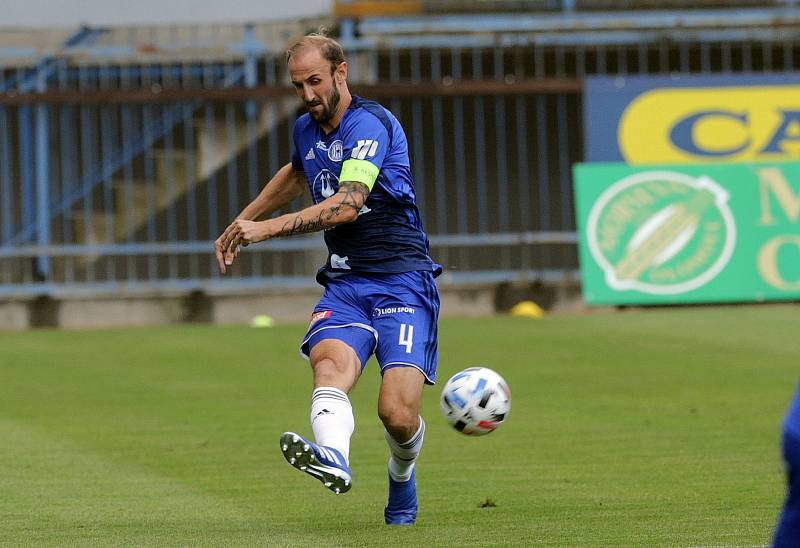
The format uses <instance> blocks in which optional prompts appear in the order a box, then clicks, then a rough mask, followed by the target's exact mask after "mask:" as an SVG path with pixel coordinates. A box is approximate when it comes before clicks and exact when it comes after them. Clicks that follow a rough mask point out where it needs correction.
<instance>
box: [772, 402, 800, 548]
mask: <svg viewBox="0 0 800 548" xmlns="http://www.w3.org/2000/svg"><path fill="white" fill-rule="evenodd" d="M783 458H784V460H785V462H786V477H787V484H788V485H787V494H786V502H785V503H784V506H783V511H782V512H781V516H780V519H779V521H778V528H777V530H776V531H775V539H774V546H775V547H776V548H788V547H790V546H793V547H796V546H798V545H800V540H799V539H800V387H799V388H798V390H797V392H796V393H795V396H794V400H793V401H792V404H791V405H790V406H789V412H788V413H787V414H786V419H785V421H784V424H783Z"/></svg>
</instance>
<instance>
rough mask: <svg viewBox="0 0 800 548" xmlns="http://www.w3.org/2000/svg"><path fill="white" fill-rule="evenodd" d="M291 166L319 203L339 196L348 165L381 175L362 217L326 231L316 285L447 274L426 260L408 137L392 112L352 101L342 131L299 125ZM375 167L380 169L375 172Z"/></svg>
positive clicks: (307, 120) (305, 121)
mask: <svg viewBox="0 0 800 548" xmlns="http://www.w3.org/2000/svg"><path fill="white" fill-rule="evenodd" d="M293 144H294V148H293V152H292V167H293V168H294V169H295V170H296V171H302V172H305V175H306V179H307V181H308V185H309V188H310V190H311V196H312V197H313V199H314V203H319V202H321V201H323V200H325V199H326V198H329V197H331V196H333V195H334V194H335V193H336V192H337V190H338V189H339V177H340V174H341V171H342V164H343V163H344V162H346V161H347V160H350V159H354V160H358V161H361V162H364V161H366V162H369V163H370V164H371V165H370V166H368V167H369V169H377V170H378V175H377V178H376V179H375V183H374V185H373V186H372V189H371V192H370V194H369V196H368V197H367V200H366V202H365V204H364V207H362V208H361V211H359V214H358V218H357V219H356V220H355V221H353V222H351V223H345V224H341V225H338V226H336V227H334V228H331V229H328V230H326V231H325V243H326V245H327V246H328V260H327V261H326V263H325V266H324V267H322V269H320V272H319V274H318V275H317V280H318V281H319V282H320V283H322V284H323V285H324V284H325V281H326V280H327V279H328V278H329V277H330V276H336V275H339V274H344V273H349V272H362V273H395V274H397V273H402V272H412V271H429V272H433V273H434V275H438V274H439V273H440V272H441V270H442V269H441V266H439V265H437V264H435V263H434V262H433V261H432V260H431V258H430V256H429V255H428V249H429V244H428V237H427V235H426V234H425V231H424V230H423V228H422V222H421V221H420V216H419V211H418V209H417V206H416V196H415V193H414V181H413V179H412V177H411V167H410V162H409V158H408V141H407V140H406V135H405V132H404V131H403V128H402V127H401V126H400V123H399V122H398V121H397V118H395V117H394V115H393V114H392V113H390V112H389V111H388V110H386V109H385V108H383V107H382V106H381V105H379V104H378V103H376V102H374V101H368V100H365V99H362V98H360V97H357V96H353V98H352V102H351V104H350V106H349V108H348V109H347V111H346V112H345V114H344V117H343V118H342V121H341V123H340V124H339V126H338V127H337V128H336V129H334V130H333V131H332V132H331V133H330V134H328V135H325V133H324V132H323V131H322V128H321V127H320V126H319V124H318V123H316V122H315V121H314V120H313V118H311V116H310V115H309V114H307V113H306V114H304V115H303V116H301V117H300V118H299V119H298V120H297V122H296V123H295V126H294V143H293ZM372 166H374V168H373V167H372Z"/></svg>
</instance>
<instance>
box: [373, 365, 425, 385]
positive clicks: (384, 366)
mask: <svg viewBox="0 0 800 548" xmlns="http://www.w3.org/2000/svg"><path fill="white" fill-rule="evenodd" d="M390 365H402V366H403V367H413V368H414V369H417V370H419V372H420V373H422V376H423V377H425V380H426V381H428V384H436V383H435V382H433V381H432V380H431V378H430V377H429V376H428V375H427V374H426V373H425V371H423V370H422V368H421V367H420V366H418V365H416V364H414V363H408V362H389V363H384V364H383V365H381V373H383V370H384V369H386V368H387V367H389V366H390Z"/></svg>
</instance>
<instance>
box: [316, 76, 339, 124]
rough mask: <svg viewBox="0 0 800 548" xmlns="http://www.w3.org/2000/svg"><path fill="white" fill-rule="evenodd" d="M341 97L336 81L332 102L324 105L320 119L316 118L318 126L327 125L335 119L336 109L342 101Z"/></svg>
mask: <svg viewBox="0 0 800 548" xmlns="http://www.w3.org/2000/svg"><path fill="white" fill-rule="evenodd" d="M341 98H342V97H341V95H339V88H338V87H337V86H336V83H335V81H334V84H333V93H331V98H330V101H328V104H327V105H325V104H324V103H323V105H322V106H323V108H322V112H320V113H319V117H318V118H316V122H317V123H318V124H327V123H328V122H330V121H331V119H332V118H333V115H334V114H335V113H336V107H338V106H339V101H340V100H341Z"/></svg>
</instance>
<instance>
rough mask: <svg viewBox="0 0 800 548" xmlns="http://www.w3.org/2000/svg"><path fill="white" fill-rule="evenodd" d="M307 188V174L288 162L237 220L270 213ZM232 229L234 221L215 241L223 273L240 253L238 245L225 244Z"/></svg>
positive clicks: (218, 260) (216, 253)
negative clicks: (231, 246) (232, 246)
mask: <svg viewBox="0 0 800 548" xmlns="http://www.w3.org/2000/svg"><path fill="white" fill-rule="evenodd" d="M305 188H306V182H305V175H304V174H303V173H302V172H299V171H295V169H294V168H293V167H292V164H291V163H289V164H286V165H285V166H283V167H282V168H281V169H279V170H278V172H277V173H276V174H275V176H274V177H273V178H272V179H270V180H269V182H268V183H267V184H266V185H265V186H264V188H263V189H262V190H261V192H260V193H259V194H258V196H256V198H255V199H254V200H253V201H252V202H250V203H249V204H248V205H247V207H245V208H244V209H243V210H242V212H241V213H239V215H237V216H236V220H240V219H244V220H248V221H252V220H255V219H258V218H259V217H263V216H265V215H269V214H271V213H273V212H274V211H277V210H279V209H280V208H282V207H283V206H285V205H286V204H288V203H289V202H291V201H292V200H294V199H295V198H297V197H298V196H300V195H301V194H302V193H303V192H304V190H305ZM235 222H236V221H234V223H235ZM232 230H233V223H231V224H230V225H229V226H228V227H227V228H226V229H225V231H224V232H223V233H222V235H221V236H220V237H219V238H217V240H216V241H215V242H214V253H215V255H216V257H217V263H218V264H219V271H220V272H221V273H223V274H225V271H226V268H225V267H226V266H230V265H231V264H233V260H234V259H235V258H236V256H237V255H238V247H237V248H233V249H232V250H231V249H229V248H228V247H225V246H223V242H225V241H227V239H228V238H227V235H228V234H229V233H230V232H231V231H232Z"/></svg>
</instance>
